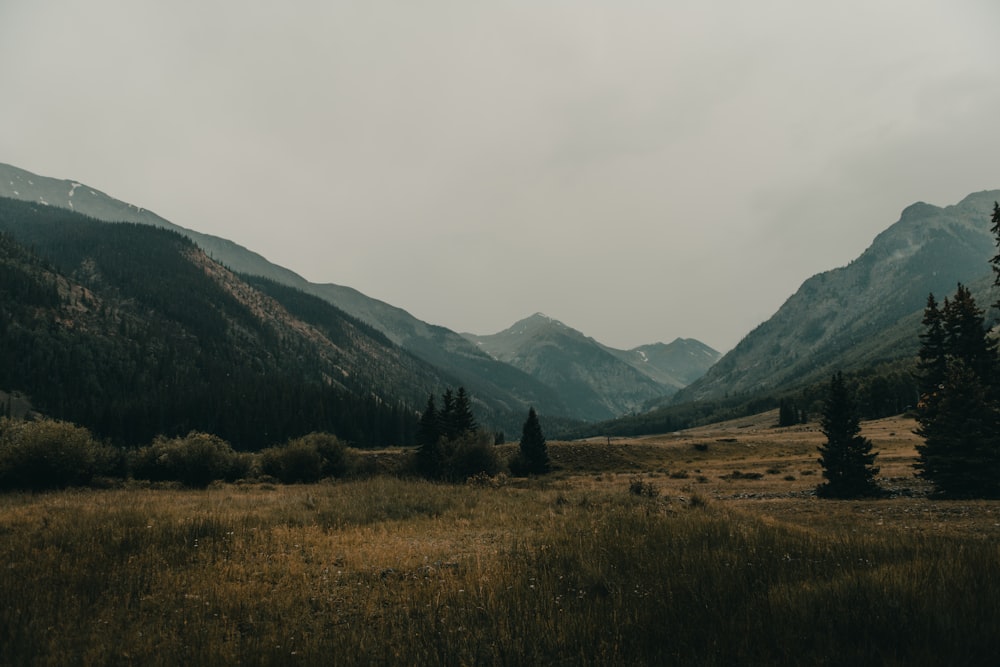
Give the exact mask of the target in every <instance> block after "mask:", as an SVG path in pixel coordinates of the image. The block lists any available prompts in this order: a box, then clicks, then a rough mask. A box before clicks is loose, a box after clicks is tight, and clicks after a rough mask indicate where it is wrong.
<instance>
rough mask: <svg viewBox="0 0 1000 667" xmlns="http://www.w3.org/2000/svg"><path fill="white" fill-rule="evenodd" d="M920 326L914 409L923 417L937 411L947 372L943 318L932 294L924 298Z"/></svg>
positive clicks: (946, 349)
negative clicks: (916, 396)
mask: <svg viewBox="0 0 1000 667" xmlns="http://www.w3.org/2000/svg"><path fill="white" fill-rule="evenodd" d="M947 301H948V300H947V299H945V302H947ZM923 325H924V330H923V332H922V333H921V334H920V343H921V344H920V361H919V362H918V365H917V369H918V386H919V392H920V399H919V403H918V406H917V409H918V410H919V411H921V413H922V414H924V415H925V416H930V415H931V414H933V413H934V412H935V411H936V410H937V400H938V398H939V397H940V391H941V389H942V388H943V387H944V381H945V377H946V375H947V371H948V347H947V339H946V337H945V330H944V320H943V317H942V313H941V311H940V310H939V309H938V305H937V300H936V299H935V298H934V295H933V294H931V295H929V296H928V297H927V306H926V308H924V319H923Z"/></svg>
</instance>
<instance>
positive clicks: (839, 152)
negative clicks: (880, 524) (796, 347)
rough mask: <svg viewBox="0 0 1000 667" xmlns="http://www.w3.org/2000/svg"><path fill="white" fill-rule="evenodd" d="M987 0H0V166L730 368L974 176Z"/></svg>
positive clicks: (996, 117)
mask: <svg viewBox="0 0 1000 667" xmlns="http://www.w3.org/2000/svg"><path fill="white" fill-rule="evenodd" d="M998 28H1000V3H997V2H996V0H940V1H920V0H838V1H836V2H833V1H825V2H813V1H809V0H755V1H754V2H749V1H743V0H739V1H737V0H728V1H724V0H716V1H711V0H697V1H695V0H662V1H660V2H653V1H651V0H615V1H613V2H612V1H611V0H604V1H596V0H563V1H557V0H531V1H527V0H525V1H519V0H492V1H489V2H486V1H475V0H460V1H454V2H446V1H441V0H425V1H415V0H409V1H397V2H387V1H384V0H359V1H357V2H342V1H337V0H322V1H311V0H308V1H295V0H290V1H288V2H282V3H278V2H271V1H269V2H257V1H246V0H244V1H232V2H219V1H213V0H204V1H199V2H195V1H187V0H181V1H178V2H160V1H153V0H86V1H84V0H80V1H68V0H67V1H62V0H46V1H44V2H38V1H36V0H2V2H0V162H8V163H11V164H14V165H16V166H19V167H22V168H24V169H28V170H30V171H34V172H36V173H40V174H42V175H46V176H53V177H58V178H72V179H76V180H79V181H83V182H84V183H87V184H88V185H91V186H93V187H96V188H98V189H101V190H103V191H105V192H106V193H108V194H110V195H112V196H115V197H117V198H119V199H123V200H125V201H128V202H130V203H133V204H136V205H139V206H143V207H145V208H149V209H152V210H153V211H155V212H157V213H159V214H160V215H162V216H164V217H166V218H168V219H169V220H171V221H172V222H175V223H177V224H179V225H182V226H184V227H188V228H192V229H195V230H198V231H201V232H206V233H210V234H216V235H219V236H223V237H226V238H229V239H232V240H234V241H236V242H237V243H240V244H242V245H244V246H247V247H249V248H251V249H252V250H256V251H258V252H260V253H261V254H263V255H264V256H266V257H267V258H268V259H270V260H272V261H274V262H276V263H278V264H281V265H283V266H286V267H288V268H290V269H293V270H295V271H296V272H298V273H300V274H302V275H303V276H304V277H306V278H307V279H309V280H311V281H314V282H334V283H338V284H342V285H349V286H351V287H354V288H356V289H359V290H361V291H362V292H364V293H365V294H368V295H369V296H372V297H375V298H378V299H382V300H384V301H387V302H389V303H391V304H393V305H396V306H400V307H402V308H405V309H406V310H408V311H409V312H411V313H412V314H413V315H415V316H416V317H419V318H420V319H423V320H426V321H429V322H432V323H435V324H442V325H444V326H447V327H449V328H452V329H455V330H458V331H471V332H474V333H493V332H495V331H498V330H500V329H503V328H505V327H507V326H508V325H510V324H512V323H513V322H514V321H515V320H517V319H520V318H522V317H524V316H527V315H530V314H531V313H533V312H535V311H542V312H544V313H546V314H548V315H550V316H552V317H555V318H557V319H560V320H562V321H563V322H565V323H566V324H568V325H570V326H572V327H575V328H577V329H580V330H582V331H583V332H584V333H586V334H588V335H590V336H593V337H594V338H596V339H597V340H599V341H601V342H603V343H606V344H609V345H613V346H616V347H621V348H630V347H633V346H636V345H640V344H643V343H650V342H655V341H664V342H669V341H671V340H673V339H674V338H676V337H678V336H681V337H693V338H698V339H699V340H702V341H704V342H705V343H708V344H709V345H712V346H713V347H716V348H717V349H719V350H720V351H726V350H728V349H729V348H731V347H732V346H733V345H735V344H736V343H737V342H738V341H739V339H740V338H742V337H743V336H744V335H746V334H747V333H748V332H749V331H750V330H751V329H753V327H755V326H756V325H757V324H759V323H760V322H762V321H764V320H766V319H767V318H769V317H770V316H771V315H772V314H773V313H774V311H775V310H777V308H778V307H779V306H780V305H781V304H782V303H783V302H784V300H785V299H786V298H788V297H789V296H790V295H791V294H792V293H793V292H794V291H795V290H796V289H797V288H798V287H799V285H800V284H801V283H802V281H803V280H804V279H806V278H807V277H809V276H810V275H812V274H814V273H817V272H820V271H824V270H828V269H831V268H835V267H837V266H842V265H844V264H846V263H847V262H849V261H850V260H851V259H853V258H854V257H856V256H857V255H859V254H860V253H861V252H862V251H863V250H864V249H865V248H866V247H867V246H868V245H869V244H870V242H871V241H872V239H873V238H874V237H875V235H876V234H877V233H878V232H880V231H882V230H883V229H884V228H886V227H888V226H889V225H890V224H891V223H893V222H895V221H896V220H897V219H898V217H899V213H900V211H901V210H902V209H903V208H904V207H906V206H907V205H909V204H910V203H913V202H914V201H918V200H922V201H926V202H929V203H932V204H937V205H947V204H952V203H955V202H957V201H959V200H960V199H961V198H962V197H964V196H965V195H967V194H969V193H970V192H974V191H978V190H984V189H991V188H998V187H1000V111H998V110H1000V37H998Z"/></svg>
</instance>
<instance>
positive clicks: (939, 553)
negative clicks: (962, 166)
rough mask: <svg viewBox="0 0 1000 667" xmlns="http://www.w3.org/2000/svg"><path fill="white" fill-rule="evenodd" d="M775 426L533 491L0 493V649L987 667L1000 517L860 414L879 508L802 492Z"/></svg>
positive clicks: (909, 426) (726, 428) (593, 470)
mask: <svg viewBox="0 0 1000 667" xmlns="http://www.w3.org/2000/svg"><path fill="white" fill-rule="evenodd" d="M774 421H776V420H775V417H774V415H773V414H772V415H763V416H760V417H758V418H753V419H747V420H741V421H737V422H733V423H728V424H721V425H716V426H713V427H709V428H703V429H696V430H692V431H688V432H684V433H679V434H671V435H667V436H660V437H650V438H638V439H633V440H615V439H613V440H611V441H610V443H609V442H608V441H607V440H600V439H596V440H592V441H583V442H572V443H558V442H553V443H550V454H551V456H552V459H553V462H554V463H555V465H556V467H557V470H556V472H555V473H554V474H552V475H551V476H549V477H547V478H545V479H538V480H535V479H532V480H499V481H498V482H497V483H495V484H490V483H483V484H479V485H474V484H466V485H439V484H431V483H428V482H424V481H417V480H406V479H398V478H395V477H392V476H378V477H373V478H370V479H364V480H355V481H349V482H337V483H323V484H318V485H311V486H290V487H282V486H274V485H266V484H245V485H243V484H236V485H222V486H215V487H211V488H209V489H207V490H204V491H188V490H177V489H169V488H141V487H138V486H135V487H126V488H118V489H109V490H81V491H67V492H59V493H51V494H39V495H27V494H24V495H19V494H11V495H7V496H3V497H0V555H2V560H0V563H2V569H0V661H2V662H3V664H9V665H70V664H100V665H158V664H159V665H176V664H203V665H208V664H212V665H216V664H245V665H277V664H303V665H319V664H323V665H330V664H337V665H354V664H365V665H369V664H401V665H413V664H422V665H423V664H426V665H432V664H433V665H438V664H440V665H537V664H548V665H587V664H592V665H609V664H610V665H619V664H620V665H661V664H677V665H737V664H753V665H760V664H804V665H812V664H831V665H834V664H855V665H866V664H886V665H946V664H956V665H957V664H961V665H969V664H973V665H974V664H982V665H990V664H997V656H1000V611H998V609H997V605H996V601H997V600H1000V504H998V503H996V502H987V501H938V500H930V499H928V498H927V497H926V491H927V489H926V488H925V487H924V486H922V485H921V484H920V483H919V482H918V481H917V480H915V479H914V478H913V476H912V467H911V466H912V463H913V460H914V449H913V446H914V444H915V442H916V440H915V437H914V436H913V435H912V430H913V426H914V425H913V423H912V422H911V421H907V420H905V419H901V418H897V419H889V420H881V421H878V422H872V423H868V424H865V434H866V435H868V437H870V438H872V440H873V441H874V442H875V446H876V449H878V450H879V451H880V452H881V454H880V457H879V460H878V461H877V463H879V464H880V465H881V466H882V482H883V483H884V485H885V486H886V487H887V488H888V489H889V490H890V492H891V497H890V498H887V499H881V500H865V501H832V500H819V499H817V498H815V497H814V496H812V495H811V493H810V491H811V489H813V488H814V487H815V486H816V485H817V484H818V483H819V482H820V481H821V476H820V470H819V466H818V464H817V463H816V461H815V459H816V456H817V453H816V447H817V446H818V445H819V444H820V443H821V442H822V439H823V438H822V434H820V433H819V432H818V430H817V429H816V426H815V425H812V426H809V425H806V426H801V427H794V428H790V429H775V428H773V427H772V424H773V423H774ZM378 456H379V458H380V464H379V465H380V466H382V467H387V468H391V467H392V462H393V461H394V460H396V459H398V457H399V454H398V453H397V452H392V451H385V452H380V453H379V454H378ZM633 491H642V493H633Z"/></svg>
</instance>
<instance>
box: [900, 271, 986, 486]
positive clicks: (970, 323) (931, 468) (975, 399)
mask: <svg viewBox="0 0 1000 667" xmlns="http://www.w3.org/2000/svg"><path fill="white" fill-rule="evenodd" d="M921 341H922V344H923V345H922V348H921V351H920V355H921V365H920V369H921V373H922V374H921V391H922V393H921V396H920V403H919V405H918V410H917V419H918V421H919V423H920V427H919V429H918V430H917V433H918V434H919V435H920V436H922V437H923V438H924V442H923V444H922V445H918V446H917V452H918V454H919V459H918V461H917V464H916V468H917V470H918V474H919V475H920V476H921V477H923V478H925V479H927V480H928V481H930V482H931V483H932V484H934V487H935V490H936V492H937V493H938V494H939V495H942V496H946V497H986V498H997V497H1000V400H998V398H1000V397H998V392H1000V387H998V380H997V374H998V372H1000V362H998V359H997V353H996V343H995V341H993V339H992V338H991V337H990V336H989V333H988V331H987V329H986V325H985V322H984V319H983V312H982V310H980V309H979V308H978V307H977V306H976V303H975V301H974V300H973V298H972V295H971V294H970V293H969V291H968V290H967V289H966V288H965V287H964V286H963V285H961V284H959V286H958V290H957V291H956V293H955V296H954V298H953V299H952V300H948V299H945V302H944V307H943V308H942V309H941V310H940V311H938V310H937V309H936V304H935V303H934V301H933V298H931V299H928V304H927V308H926V310H925V314H924V332H923V334H922V336H921Z"/></svg>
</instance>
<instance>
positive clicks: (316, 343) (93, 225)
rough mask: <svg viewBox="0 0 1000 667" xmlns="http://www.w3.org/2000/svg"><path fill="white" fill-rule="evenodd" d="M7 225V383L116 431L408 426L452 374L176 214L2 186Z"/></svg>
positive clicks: (254, 440) (295, 431)
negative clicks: (163, 215) (233, 258)
mask: <svg viewBox="0 0 1000 667" xmlns="http://www.w3.org/2000/svg"><path fill="white" fill-rule="evenodd" d="M0 232H2V234H0V278H2V280H0V388H2V389H4V390H7V391H10V390H16V391H18V392H21V393H24V394H27V395H29V396H30V397H31V399H32V402H33V404H34V406H35V408H36V409H39V410H41V411H43V412H45V413H46V414H49V415H50V416H53V417H57V418H60V419H67V420H70V421H74V422H76V423H79V424H81V425H84V426H87V427H88V428H91V429H92V430H94V431H95V433H97V434H98V435H100V436H102V437H108V438H111V439H112V440H113V441H115V442H118V443H122V444H141V443H143V442H148V441H149V440H150V439H151V438H152V437H153V436H155V435H158V434H164V435H175V434H180V433H185V432H187V431H188V430H191V429H197V430H205V431H209V432H212V433H215V434H217V435H220V436H222V437H224V438H226V439H228V440H230V441H232V442H233V443H234V444H235V445H236V446H238V447H242V448H248V449H253V448H259V447H261V446H265V445H268V444H274V443H276V442H282V441H284V440H286V439H287V438H288V437H293V436H296V435H302V434H304V433H305V432H308V431H311V430H327V431H330V432H333V433H337V434H338V435H340V436H341V437H343V438H345V439H347V440H350V441H352V442H355V443H357V444H384V443H386V442H407V441H409V439H410V438H411V437H412V433H413V429H414V428H415V426H416V417H415V410H414V408H413V406H415V405H419V403H418V401H420V400H422V399H423V397H424V396H425V395H426V391H427V388H428V387H433V386H437V385H438V384H440V383H441V382H442V378H441V376H440V373H439V371H438V370H437V369H435V368H433V367H431V366H430V365H428V364H426V363H425V362H423V361H421V360H419V359H417V358H415V357H413V356H412V355H410V354H409V353H407V352H406V351H405V350H402V349H401V348H399V346H397V345H395V344H394V343H392V342H391V341H389V340H388V339H387V338H386V337H385V336H384V335H382V334H381V333H379V332H377V331H376V330H374V329H372V328H371V327H369V326H368V325H365V324H363V323H361V322H359V321H357V320H355V319H354V318H351V317H350V316H348V315H347V314H345V313H343V312H341V311H338V310H337V309H336V308H334V307H333V306H331V305H330V304H328V303H326V302H324V301H322V300H320V299H318V298H316V297H314V296H311V295H308V294H305V293H303V292H299V291H295V290H291V289H290V288H281V289H282V290H284V292H281V291H280V290H275V286H276V284H275V283H270V284H264V283H265V282H266V281H264V279H259V280H260V281H261V285H260V286H259V287H257V286H254V285H251V284H248V283H247V282H246V281H244V280H243V279H241V278H240V277H239V276H238V275H236V274H234V273H233V272H232V271H230V270H229V269H227V268H225V267H223V266H222V265H220V264H218V263H217V262H215V261H213V260H211V259H210V258H209V257H208V256H207V255H205V253H204V252H203V251H202V250H201V249H200V248H198V247H197V246H196V245H195V244H194V243H193V242H192V241H191V240H190V239H187V238H185V237H183V236H181V235H179V234H177V233H175V232H172V231H170V230H166V229H160V228H155V227H152V226H147V225H137V224H108V223H104V222H100V221H97V220H94V219H92V218H87V217H84V216H82V215H80V214H77V213H73V212H70V211H67V210H64V209H58V208H55V207H52V206H42V205H39V204H33V203H26V202H19V201H14V200H10V199H3V198H0ZM29 248H30V250H29ZM269 291H271V292H272V293H274V296H272V295H271V294H269V293H268V292H269Z"/></svg>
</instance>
